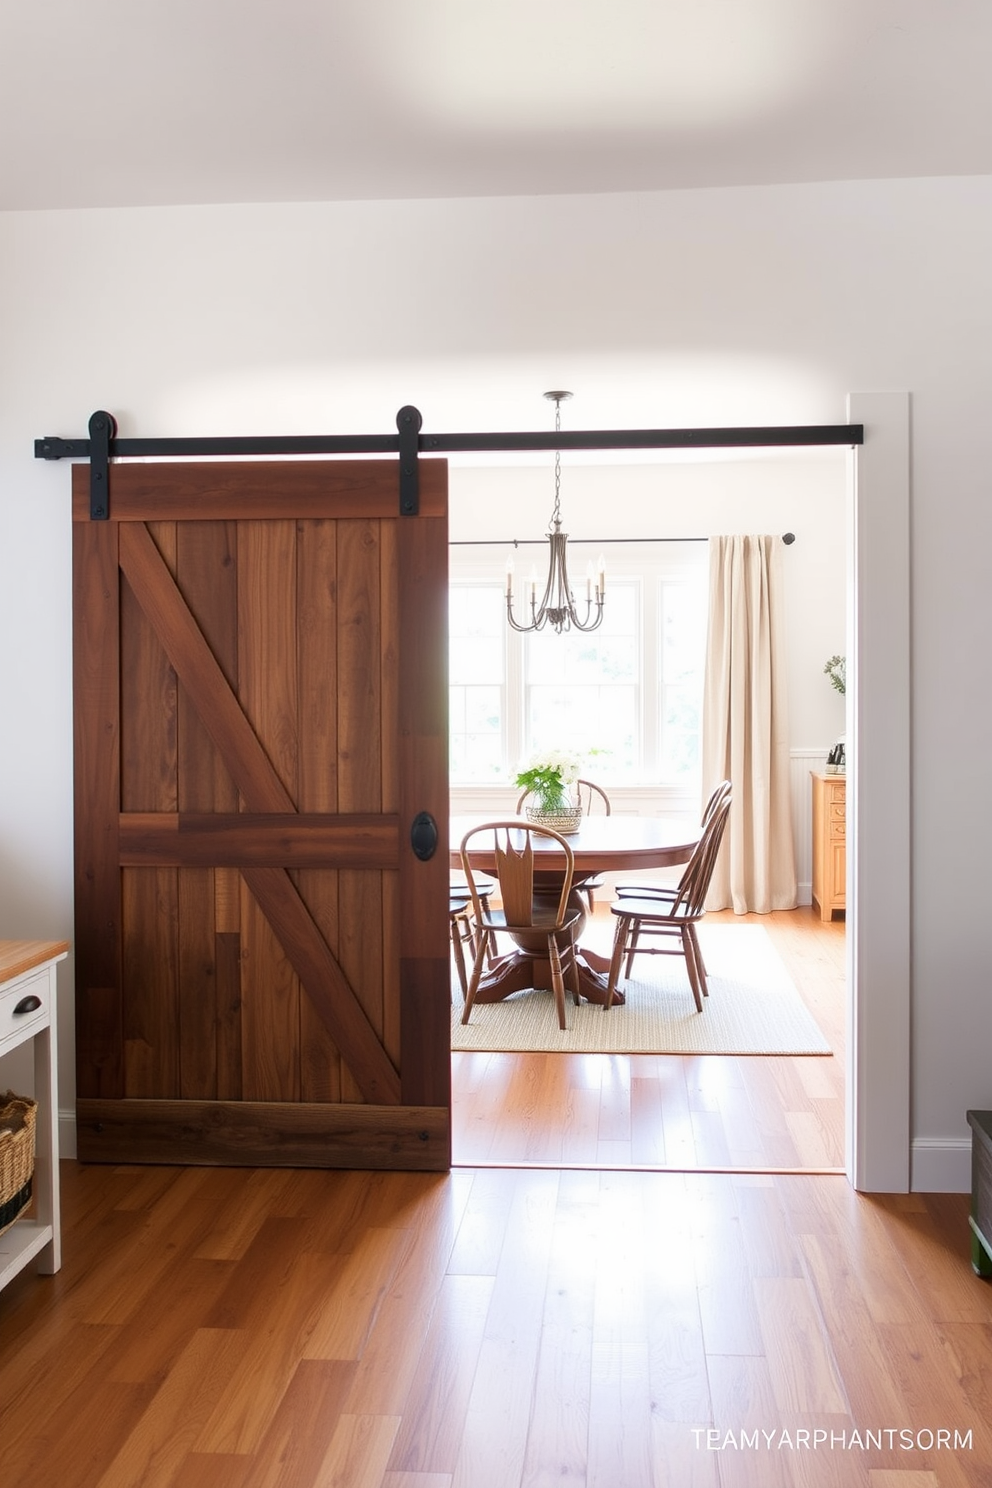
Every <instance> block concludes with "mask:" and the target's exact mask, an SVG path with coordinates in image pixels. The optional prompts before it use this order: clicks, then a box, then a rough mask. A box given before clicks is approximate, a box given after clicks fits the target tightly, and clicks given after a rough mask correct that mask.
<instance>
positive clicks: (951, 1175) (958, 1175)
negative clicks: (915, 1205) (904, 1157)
mask: <svg viewBox="0 0 992 1488" xmlns="http://www.w3.org/2000/svg"><path fill="white" fill-rule="evenodd" d="M909 1186H910V1191H911V1192H912V1193H971V1140H970V1138H968V1137H916V1138H915V1139H914V1141H913V1144H912V1148H911V1161H910V1180H909Z"/></svg>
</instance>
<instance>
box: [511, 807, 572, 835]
mask: <svg viewBox="0 0 992 1488" xmlns="http://www.w3.org/2000/svg"><path fill="white" fill-rule="evenodd" d="M524 809H525V811H526V813H527V820H528V821H529V822H533V823H534V826H535V827H550V828H551V830H552V832H558V833H559V834H560V835H561V836H562V837H569V836H571V834H572V833H573V832H577V831H578V830H579V828H580V827H581V825H582V807H581V806H560V807H559V808H558V810H557V811H546V810H544V809H543V808H542V807H541V806H527V807H525V808H524Z"/></svg>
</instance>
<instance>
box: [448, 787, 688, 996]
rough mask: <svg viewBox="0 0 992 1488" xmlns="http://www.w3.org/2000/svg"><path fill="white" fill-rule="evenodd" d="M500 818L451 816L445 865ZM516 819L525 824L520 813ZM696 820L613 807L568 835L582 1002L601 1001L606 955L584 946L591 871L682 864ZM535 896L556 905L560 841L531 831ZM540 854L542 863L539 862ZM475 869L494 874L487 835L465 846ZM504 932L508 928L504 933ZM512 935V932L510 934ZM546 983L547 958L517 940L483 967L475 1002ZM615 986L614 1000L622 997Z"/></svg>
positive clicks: (459, 863)
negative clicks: (474, 833) (473, 834)
mask: <svg viewBox="0 0 992 1488" xmlns="http://www.w3.org/2000/svg"><path fill="white" fill-rule="evenodd" d="M510 819H511V814H507V816H505V817H495V816H493V817H488V818H487V817H480V816H453V817H452V818H451V821H450V836H449V843H450V853H451V866H452V867H453V868H457V869H460V868H461V867H462V858H461V844H462V840H463V838H464V837H465V835H466V833H468V832H469V831H471V830H472V829H473V828H474V827H479V826H482V825H483V824H484V823H485V822H486V821H487V820H500V821H507V820H510ZM520 825H521V826H522V827H525V826H527V825H528V822H527V820H526V818H524V817H521V818H520ZM699 833H700V827H699V823H698V821H696V820H695V819H693V818H692V817H690V816H688V815H684V814H680V815H675V814H670V815H665V816H633V815H631V816H627V815H624V814H622V813H618V812H614V813H613V814H612V815H610V816H602V815H589V816H584V817H583V818H582V821H581V824H580V826H579V829H578V831H577V832H573V833H570V834H569V835H568V837H567V838H566V841H567V842H568V845H569V847H570V848H571V849H572V853H573V856H574V859H575V867H574V873H573V878H572V891H571V895H570V898H569V905H570V908H571V909H572V910H574V911H575V912H576V913H577V915H578V918H577V920H576V923H575V930H574V935H575V940H576V958H575V959H576V967H577V971H578V980H579V991H580V995H581V996H582V997H583V998H584V999H585V1000H586V1001H588V1002H595V1003H601V1004H602V1005H603V1006H604V1007H605V1006H606V1005H607V984H608V977H609V969H610V958H609V957H608V956H604V955H602V954H601V953H600V952H599V951H597V950H595V949H593V947H592V946H590V945H587V944H583V942H582V935H583V931H584V930H585V928H586V924H587V919H588V913H587V908H588V907H587V903H586V900H585V897H584V896H583V894H582V893H581V892H580V890H581V888H582V885H583V884H584V883H585V882H586V881H587V880H588V879H590V878H593V877H595V876H596V875H597V874H602V873H606V874H615V873H637V872H639V871H644V870H646V869H649V868H670V867H676V866H678V865H680V864H683V863H687V862H688V861H689V859H690V857H691V856H692V852H693V849H694V847H695V846H696V843H697V841H698V840H699ZM533 843H534V897H535V899H536V900H540V899H542V898H543V899H545V900H547V901H548V902H550V903H552V904H555V903H557V899H558V896H559V895H560V893H561V884H562V874H563V864H564V859H563V857H562V853H561V849H560V847H558V845H557V844H556V843H555V842H554V841H553V840H550V839H548V838H541V837H537V836H535V837H534V839H533ZM542 858H543V859H544V860H546V866H545V865H544V864H542V861H541V860H542ZM470 863H471V866H472V868H473V870H477V871H480V872H482V873H490V874H491V873H494V872H495V869H496V860H495V855H494V853H493V849H492V838H491V837H489V838H488V839H487V838H486V837H485V836H482V837H477V838H476V839H475V841H474V842H473V843H472V846H471V849H470ZM507 933H509V932H507ZM510 938H511V939H513V937H512V935H511V937H510ZM550 986H551V963H550V961H549V960H546V959H542V958H541V957H540V956H535V955H534V954H533V953H532V952H528V951H527V950H526V948H525V947H523V946H522V945H519V944H517V945H515V946H514V949H513V950H511V951H509V952H507V953H506V954H504V955H498V956H496V957H495V958H494V959H493V960H492V961H491V963H490V964H489V965H488V966H487V967H486V968H485V970H484V972H483V976H482V979H481V981H480V983H479V989H478V992H477V993H476V997H475V1001H476V1002H501V1001H502V1000H503V999H504V998H505V997H509V996H510V995H511V994H512V993H514V992H519V991H522V990H523V989H524V988H528V987H550ZM623 1000H624V999H623V994H622V992H620V991H619V990H617V991H615V992H614V994H613V1001H614V1004H616V1003H622V1002H623Z"/></svg>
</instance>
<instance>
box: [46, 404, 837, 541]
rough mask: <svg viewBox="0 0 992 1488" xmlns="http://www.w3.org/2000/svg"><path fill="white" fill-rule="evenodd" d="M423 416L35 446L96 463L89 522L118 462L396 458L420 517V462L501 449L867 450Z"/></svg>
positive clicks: (103, 415)
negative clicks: (431, 430)
mask: <svg viewBox="0 0 992 1488" xmlns="http://www.w3.org/2000/svg"><path fill="white" fill-rule="evenodd" d="M422 424H423V420H422V418H421V415H420V410H419V409H417V408H414V407H413V406H412V405H411V404H408V405H406V407H404V408H401V409H400V411H399V413H398V414H397V415H396V433H395V434H367V435H362V434H331V435H313V436H311V435H296V436H293V435H286V436H282V435H264V434H263V435H254V436H253V435H247V436H244V437H240V436H234V437H227V436H220V437H217V438H205V439H197V438H193V439H120V438H118V435H117V421H116V419H115V418H114V416H113V414H111V413H107V412H106V411H105V410H104V409H99V410H98V411H97V412H96V413H94V414H93V416H92V418H91V419H90V421H89V438H88V439H62V438H61V437H59V436H58V435H47V436H46V437H45V438H43V439H36V440H35V442H34V454H35V459H36V460H89V462H90V518H91V519H92V520H93V521H94V522H105V521H107V520H108V519H109V517H110V499H111V492H110V486H111V468H112V466H111V462H112V461H113V460H115V459H118V460H126V459H128V458H131V459H137V458H144V459H148V458H157V459H179V458H181V457H186V458H188V457H190V456H193V457H196V456H201V457H202V456H211V457H213V458H217V457H218V456H220V457H224V456H228V457H230V456H235V455H237V456H240V457H242V458H243V457H244V456H246V455H247V456H252V455H254V456H266V455H268V456H271V455H296V456H300V455H390V454H392V455H397V456H398V457H399V461H398V463H399V512H400V516H401V517H415V516H416V515H417V513H418V512H419V510H420V486H419V471H418V457H419V456H420V455H423V454H427V455H440V454H472V453H481V452H483V451H485V452H491V451H500V450H550V451H554V450H583V449H586V450H610V449H628V450H630V449H643V450H648V449H774V448H784V447H788V446H812V445H830V444H839V445H857V444H863V443H864V426H863V425H862V424H787V425H780V426H775V427H762V428H743V427H741V428H735V427H730V428H723V429H575V430H569V431H568V432H567V433H561V432H551V433H537V432H533V431H529V430H526V431H522V432H518V433H506V434H499V433H482V434H423V433H422V432H421V428H422Z"/></svg>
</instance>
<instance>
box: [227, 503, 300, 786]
mask: <svg viewBox="0 0 992 1488" xmlns="http://www.w3.org/2000/svg"><path fill="white" fill-rule="evenodd" d="M296 668H297V656H296V523H295V522H292V521H286V522H241V523H239V525H238V697H239V699H240V702H241V706H242V707H243V708H244V711H245V713H246V714H247V716H248V718H249V719H250V721H251V724H252V727H253V728H254V730H255V733H256V734H257V735H258V738H259V740H260V742H261V744H262V747H263V748H264V750H265V752H266V754H267V755H268V757H269V759H270V761H271V763H272V765H273V768H274V769H275V771H276V774H277V775H278V776H279V779H280V780H281V781H282V783H283V785H284V786H285V788H286V790H287V791H288V792H289V795H290V796H291V798H292V799H293V800H294V801H296V799H297V786H298V780H297V774H298V771H297V758H298V742H299V741H298V736H297V670H296Z"/></svg>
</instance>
